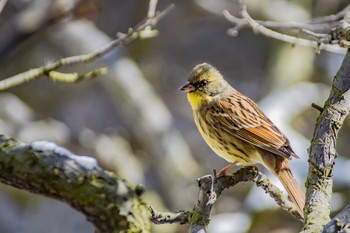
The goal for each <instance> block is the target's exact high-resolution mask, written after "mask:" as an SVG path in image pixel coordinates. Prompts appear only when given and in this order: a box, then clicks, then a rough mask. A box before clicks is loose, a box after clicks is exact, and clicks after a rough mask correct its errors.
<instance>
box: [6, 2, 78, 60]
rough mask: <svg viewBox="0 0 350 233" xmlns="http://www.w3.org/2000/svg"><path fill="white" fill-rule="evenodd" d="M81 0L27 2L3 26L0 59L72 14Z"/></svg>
mask: <svg viewBox="0 0 350 233" xmlns="http://www.w3.org/2000/svg"><path fill="white" fill-rule="evenodd" d="M81 2H82V0H72V1H69V3H68V2H67V1H60V0H52V1H47V0H35V1H32V2H31V4H27V5H26V6H25V7H24V9H21V10H20V12H19V13H18V14H16V15H15V16H14V17H12V18H11V19H10V20H8V21H7V22H6V24H5V26H4V27H3V28H1V31H0V34H1V37H0V60H1V59H3V58H4V57H5V56H7V55H8V54H9V53H10V52H11V51H13V50H14V49H15V48H17V47H18V46H19V45H20V44H22V43H23V42H24V41H25V40H26V39H28V38H29V37H31V36H32V35H35V34H36V33H38V32H39V31H41V30H43V29H45V28H47V27H49V26H51V25H53V24H55V23H57V22H58V21H60V20H62V19H63V18H65V17H66V16H68V15H70V14H71V13H72V12H73V11H74V9H75V8H76V7H77V6H79V4H80V3H81ZM2 3H4V4H5V3H6V0H1V3H0V4H2ZM22 4H23V3H22ZM23 5H25V4H23ZM0 9H1V8H0ZM0 12H1V10H0Z"/></svg>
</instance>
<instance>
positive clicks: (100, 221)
mask: <svg viewBox="0 0 350 233" xmlns="http://www.w3.org/2000/svg"><path fill="white" fill-rule="evenodd" d="M0 181H1V182H3V183H5V184H9V185H11V186H14V187H17V188H20V189H23V190H27V191H30V192H33V193H38V194H42V195H45V196H48V197H51V198H55V199H58V200H60V201H63V202H66V203H68V204H69V205H71V206H72V207H73V208H75V209H77V210H78V211H80V212H82V213H83V214H84V215H85V216H86V217H87V219H88V221H90V222H91V223H93V224H94V226H95V228H96V231H97V232H101V233H102V232H121V231H125V232H129V231H130V232H131V230H130V229H134V230H136V229H137V230H138V232H149V231H150V222H149V220H148V208H147V207H146V206H145V205H144V204H143V202H142V200H141V199H140V194H141V193H140V192H139V191H138V189H134V188H132V187H130V185H129V184H127V183H126V182H125V181H123V180H121V179H118V178H117V177H116V176H115V175H114V174H113V173H111V172H106V171H104V170H103V169H102V168H100V167H99V166H98V164H97V162H96V160H95V159H94V158H92V157H87V156H77V155H74V154H72V153H70V152H69V151H68V150H66V149H64V148H62V147H58V146H57V145H55V144H53V143H50V142H45V141H41V142H33V143H31V144H24V143H21V142H19V141H16V140H14V139H11V138H7V137H5V136H2V135H0ZM133 232H136V231H133Z"/></svg>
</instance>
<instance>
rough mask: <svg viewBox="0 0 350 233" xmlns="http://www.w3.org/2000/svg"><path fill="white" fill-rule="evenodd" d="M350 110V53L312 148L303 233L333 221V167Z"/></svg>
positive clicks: (336, 78)
mask: <svg viewBox="0 0 350 233" xmlns="http://www.w3.org/2000/svg"><path fill="white" fill-rule="evenodd" d="M349 111H350V52H349V50H348V52H347V53H346V55H345V57H344V60H343V63H342V65H341V67H340V68H339V71H338V73H337V75H336V76H335V78H334V81H333V85H332V89H331V92H330V95H329V98H328V100H327V101H326V103H325V106H324V108H323V111H322V112H321V114H320V116H319V117H318V119H317V122H316V126H315V131H314V135H313V139H312V141H311V146H310V149H309V172H308V178H307V183H306V187H307V192H306V205H305V222H304V224H305V225H304V229H303V232H304V233H306V232H310V233H311V232H321V230H322V228H323V226H324V225H325V224H326V223H327V222H329V220H330V217H329V214H330V202H331V197H332V187H333V165H334V161H335V158H336V157H337V152H336V149H335V145H336V139H337V135H338V132H339V130H340V128H341V126H342V125H343V122H344V119H345V117H346V116H347V115H348V113H349Z"/></svg>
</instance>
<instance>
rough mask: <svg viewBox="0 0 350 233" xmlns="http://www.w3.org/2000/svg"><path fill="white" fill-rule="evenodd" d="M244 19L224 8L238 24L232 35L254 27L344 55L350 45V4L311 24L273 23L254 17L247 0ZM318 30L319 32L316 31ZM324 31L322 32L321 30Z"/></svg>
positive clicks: (293, 42)
mask: <svg viewBox="0 0 350 233" xmlns="http://www.w3.org/2000/svg"><path fill="white" fill-rule="evenodd" d="M240 3H241V6H240V7H241V10H240V14H241V16H242V18H238V17H236V16H234V15H232V14H230V13H229V11H228V10H224V11H223V14H224V16H225V18H226V19H227V20H228V21H229V22H231V23H233V24H234V25H235V26H234V27H233V28H231V29H229V30H228V34H229V35H231V36H237V35H238V31H239V30H241V29H242V28H244V27H251V28H252V30H253V31H254V32H255V33H261V34H263V35H265V36H267V37H272V38H275V39H277V40H281V41H285V42H288V43H291V44H296V45H303V46H309V47H313V48H315V49H316V50H317V52H319V51H320V50H326V51H329V52H333V53H340V54H344V53H345V52H346V50H345V49H344V47H345V48H348V47H350V44H349V41H350V37H349V35H348V34H347V30H348V28H349V26H350V25H349V23H348V22H347V20H348V18H349V17H350V16H349V15H348V14H349V11H350V6H347V7H346V8H345V9H343V10H342V11H340V12H338V14H336V15H334V16H325V17H321V18H317V19H314V20H311V22H309V23H295V22H271V21H261V20H254V19H253V18H252V17H251V16H250V15H249V13H248V11H247V5H246V4H245V1H244V0H240ZM272 29H278V30H285V31H290V32H294V35H288V34H285V33H281V32H278V31H275V30H272ZM315 31H317V32H315ZM319 31H322V33H319ZM301 35H304V36H306V38H305V39H303V38H300V36H301Z"/></svg>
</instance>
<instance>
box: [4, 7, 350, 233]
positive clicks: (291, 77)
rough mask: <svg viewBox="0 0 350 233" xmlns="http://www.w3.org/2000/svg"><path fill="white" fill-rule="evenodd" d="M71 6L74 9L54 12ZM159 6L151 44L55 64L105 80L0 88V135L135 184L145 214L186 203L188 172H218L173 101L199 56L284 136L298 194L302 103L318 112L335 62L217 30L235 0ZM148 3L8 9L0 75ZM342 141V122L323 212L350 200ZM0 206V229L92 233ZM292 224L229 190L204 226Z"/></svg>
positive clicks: (182, 101) (68, 49) (186, 111)
mask: <svg viewBox="0 0 350 233" xmlns="http://www.w3.org/2000/svg"><path fill="white" fill-rule="evenodd" d="M76 2H79V4H77V6H76V7H75V8H74V10H72V11H70V12H69V13H67V14H64V15H61V14H60V12H62V9H67V8H69V7H72V4H73V5H74V4H76ZM170 3H174V4H175V5H176V9H175V10H174V11H172V12H171V13H170V14H169V15H167V16H166V17H165V18H164V19H162V20H161V21H160V23H159V25H158V26H157V28H158V30H159V35H158V36H157V37H155V38H152V39H147V40H136V41H133V42H132V43H130V44H129V45H127V46H125V47H123V48H118V49H116V50H113V51H112V52H110V53H109V54H108V55H106V56H104V57H102V58H101V59H99V60H98V61H96V62H93V63H89V64H84V65H77V66H73V67H65V68H63V69H61V71H64V72H73V71H78V72H84V71H85V72H86V71H90V70H91V69H93V68H97V67H101V66H107V67H109V73H108V74H107V75H104V76H101V77H99V78H96V79H94V80H90V81H84V82H80V83H77V84H63V83H57V82H56V83H55V82H52V81H50V80H48V79H46V78H45V77H42V78H40V79H37V80H34V81H31V82H28V83H25V84H23V85H21V86H18V87H15V88H11V89H9V90H8V91H6V92H2V93H0V133H1V134H5V135H9V136H12V137H15V138H18V139H20V140H23V141H25V142H32V141H35V140H49V141H53V142H55V143H57V144H58V145H61V146H64V147H66V148H69V149H70V150H71V151H72V152H74V153H76V154H82V155H91V156H95V157H96V158H97V159H98V161H99V163H100V165H101V166H102V167H104V168H105V169H108V170H111V171H113V172H115V173H116V174H118V176H120V177H123V178H125V179H127V180H128V181H130V182H131V183H132V184H138V183H141V184H143V185H144V186H145V188H146V190H147V191H146V193H145V200H146V201H147V203H149V204H150V205H152V206H154V207H155V208H156V209H158V210H162V211H177V210H180V209H184V210H190V209H192V207H193V205H194V204H195V203H196V200H197V191H198V190H197V183H196V178H198V177H201V176H203V175H206V174H210V173H212V170H213V169H220V168H222V167H224V166H225V165H226V164H227V163H226V162H225V161H224V160H222V159H220V158H219V157H217V156H215V155H214V153H213V152H212V151H211V150H210V149H209V147H208V146H207V145H206V144H205V142H204V141H203V140H202V138H201V137H200V135H199V133H198V132H197V129H196V128H195V125H194V122H193V119H192V113H191V110H190V106H189V104H188V103H187V100H186V97H185V95H184V94H183V93H180V92H179V91H177V89H178V87H180V86H181V85H182V84H184V83H185V81H186V79H187V74H188V73H189V72H190V70H191V69H192V67H193V66H195V65H196V64H198V63H202V62H208V63H211V64H212V65H214V66H216V67H217V68H218V69H219V70H220V71H221V72H222V74H223V75H224V76H225V77H226V79H227V80H228V81H229V82H230V83H231V84H232V85H234V86H235V87H236V88H237V89H238V90H240V91H241V92H243V93H245V94H246V95H248V96H249V97H250V98H252V99H253V100H254V101H256V102H258V103H259V105H260V106H261V107H262V109H263V110H264V111H265V112H266V113H267V115H268V116H269V117H270V118H271V119H272V120H273V121H274V122H275V123H276V124H277V125H278V126H279V127H280V128H281V129H282V130H283V131H284V132H285V134H286V135H287V136H288V137H289V138H290V141H291V143H292V146H293V148H294V150H295V151H296V152H297V154H298V155H299V156H300V157H301V159H299V160H293V161H292V169H293V171H294V175H295V176H296V177H297V178H298V181H299V183H300V185H301V186H303V184H304V182H305V178H306V174H307V148H308V147H309V141H310V138H311V137H312V133H313V128H314V124H315V120H316V118H317V116H318V112H317V110H315V109H314V108H312V107H311V103H316V104H318V105H321V106H322V105H323V103H324V101H325V100H326V98H327V97H328V93H329V89H330V85H331V82H332V78H333V77H334V75H335V74H336V71H337V69H338V68H339V66H340V63H341V61H342V58H343V55H337V54H331V53H328V52H322V53H321V54H316V53H315V50H314V49H311V48H306V47H300V46H293V45H290V44H286V43H283V42H279V41H277V40H274V39H271V38H266V37H263V36H261V35H256V34H254V33H253V32H252V31H251V30H249V29H245V30H242V31H241V32H239V35H238V36H237V37H230V36H228V35H227V29H229V28H230V27H231V26H232V25H231V24H230V23H229V22H227V21H226V20H225V18H224V17H223V15H222V11H223V10H224V9H227V10H229V11H230V12H231V13H233V14H235V13H237V12H238V4H237V2H236V1H228V0H220V1H218V0H197V1H195V0H178V1H170V0H159V3H158V9H159V10H161V9H164V8H165V7H166V6H167V5H169V4H170ZM349 3H350V1H345V0H333V1H328V0H314V1H303V0H295V1H293V0H290V1H287V0H251V1H248V11H249V12H250V13H251V15H252V16H253V17H254V18H256V19H263V20H274V21H300V22H303V21H307V20H309V19H310V18H312V17H319V16H324V15H329V14H334V13H336V12H338V11H339V10H341V9H343V8H344V7H345V6H346V5H347V4H349ZM147 8H148V1H146V0H142V1H141V0H101V1H97V0H85V1H65V0H57V1H54V0H50V1H47V0H32V1H29V0H12V1H8V3H7V5H6V6H5V8H4V10H3V11H2V12H1V14H0V77H1V79H4V78H6V77H9V76H12V75H14V74H17V73H20V72H23V71H26V70H28V69H30V68H34V67H38V66H41V65H43V64H47V63H48V62H50V61H54V60H56V59H59V58H61V57H65V56H72V55H79V54H83V53H87V52H90V51H92V50H94V49H96V48H99V47H101V46H102V45H104V44H106V43H107V42H108V41H109V40H111V39H113V38H115V37H116V33H117V32H126V31H127V30H128V28H129V27H132V26H134V25H135V24H137V23H138V22H139V21H140V20H142V19H143V18H144V17H145V16H146V15H147ZM349 140H350V121H349V120H346V121H345V124H344V126H343V129H342V130H341V133H340V136H339V139H338V143H337V144H338V145H337V148H338V153H339V155H340V156H339V158H338V160H337V161H336V165H335V171H334V173H335V187H334V192H335V194H334V198H333V203H332V210H333V211H334V212H333V213H336V212H337V211H339V210H340V209H341V208H342V207H344V206H345V205H346V204H347V203H348V202H349V201H350V198H349V197H350V195H349V194H350V191H349V186H350V175H349V172H348V171H349V169H350V161H349V156H350V154H349V151H348V142H349ZM261 170H262V171H264V170H263V169H261ZM271 179H272V180H274V181H275V182H276V184H278V185H279V183H278V181H277V180H275V179H274V178H273V177H271ZM279 186H281V185H279ZM0 209H1V211H0V232H2V233H15V232H28V233H34V232H35V233H44V232H51V233H55V232H65V233H70V232H75V233H79V232H84V233H86V232H93V228H92V226H91V224H90V223H88V222H87V221H86V220H85V219H84V216H83V215H81V214H80V213H79V212H77V211H75V210H73V209H72V208H71V207H69V206H68V205H66V204H64V203H61V202H58V201H55V200H52V199H48V198H45V197H42V196H38V195H33V194H30V193H28V192H24V191H20V190H17V189H14V188H12V187H9V186H6V185H2V184H0ZM300 227H301V224H300V223H298V222H297V221H296V220H295V219H294V218H293V217H291V216H290V215H289V214H288V213H285V212H283V211H282V210H280V209H279V208H278V207H277V205H276V204H275V203H274V202H273V201H272V200H271V198H269V197H268V196H267V194H265V193H264V192H263V191H262V190H261V189H259V188H257V187H255V186H254V185H253V184H250V183H241V184H239V185H237V186H235V187H233V188H231V189H230V190H227V191H225V192H224V194H223V195H222V196H220V198H219V200H218V201H217V203H216V204H215V207H214V209H213V211H212V219H211V223H210V226H209V231H210V232H216V233H239V232H242V233H243V232H249V233H253V232H274V233H277V232H278V233H282V232H283V233H288V232H296V231H298V230H299V229H300ZM153 232H169V233H172V232H187V227H186V226H179V225H177V224H174V225H162V226H154V227H153Z"/></svg>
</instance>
